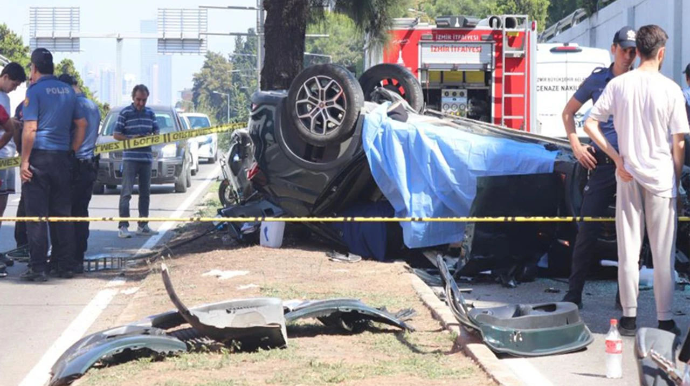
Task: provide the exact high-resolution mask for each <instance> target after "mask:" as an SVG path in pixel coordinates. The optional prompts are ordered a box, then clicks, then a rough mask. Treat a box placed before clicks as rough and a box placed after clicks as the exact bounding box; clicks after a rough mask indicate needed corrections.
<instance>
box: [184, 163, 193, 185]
mask: <svg viewBox="0 0 690 386" xmlns="http://www.w3.org/2000/svg"><path fill="white" fill-rule="evenodd" d="M185 181H186V185H187V187H188V188H189V187H191V186H192V171H191V170H190V169H189V166H188V167H187V173H185Z"/></svg>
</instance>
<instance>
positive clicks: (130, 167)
mask: <svg viewBox="0 0 690 386" xmlns="http://www.w3.org/2000/svg"><path fill="white" fill-rule="evenodd" d="M137 177H139V183H138V185H139V217H148V216H149V202H150V196H151V162H141V161H124V162H123V163H122V191H120V217H129V200H130V199H131V198H132V191H133V190H134V182H135V180H136V179H137ZM146 224H148V222H147V221H140V222H139V226H144V225H146ZM123 226H124V227H128V226H129V222H128V221H120V224H119V225H118V227H123Z"/></svg>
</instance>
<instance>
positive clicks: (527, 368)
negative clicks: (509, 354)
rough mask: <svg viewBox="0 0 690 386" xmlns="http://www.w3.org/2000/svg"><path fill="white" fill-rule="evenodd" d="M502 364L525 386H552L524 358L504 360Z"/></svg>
mask: <svg viewBox="0 0 690 386" xmlns="http://www.w3.org/2000/svg"><path fill="white" fill-rule="evenodd" d="M502 362H503V363H505V364H507V365H508V367H510V369H511V370H512V371H513V373H515V375H517V376H518V378H520V379H521V380H522V381H523V382H525V384H526V385H530V386H553V383H551V382H550V381H549V380H548V379H546V378H545V377H544V376H543V375H542V374H541V373H540V372H539V371H538V370H537V369H536V368H534V366H532V365H531V364H530V363H529V362H528V361H527V360H526V359H524V358H509V359H504V360H503V361H502Z"/></svg>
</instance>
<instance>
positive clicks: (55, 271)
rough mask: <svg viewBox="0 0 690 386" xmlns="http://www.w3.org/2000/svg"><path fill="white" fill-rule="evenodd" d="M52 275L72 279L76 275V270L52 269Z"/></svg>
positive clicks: (50, 273)
mask: <svg viewBox="0 0 690 386" xmlns="http://www.w3.org/2000/svg"><path fill="white" fill-rule="evenodd" d="M48 275H50V276H51V277H61V278H63V279H71V278H73V277H74V272H73V271H70V270H68V269H51V270H50V272H48Z"/></svg>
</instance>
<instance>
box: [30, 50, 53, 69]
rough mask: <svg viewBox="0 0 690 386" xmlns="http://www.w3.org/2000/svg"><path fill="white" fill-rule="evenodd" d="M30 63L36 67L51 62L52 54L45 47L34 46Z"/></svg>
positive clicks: (50, 63)
mask: <svg viewBox="0 0 690 386" xmlns="http://www.w3.org/2000/svg"><path fill="white" fill-rule="evenodd" d="M31 63H33V64H34V65H35V66H37V67H42V66H44V65H52V64H53V54H51V53H50V51H48V50H47V49H45V48H36V49H35V50H34V52H32V53H31Z"/></svg>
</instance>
